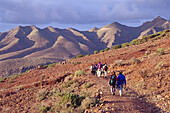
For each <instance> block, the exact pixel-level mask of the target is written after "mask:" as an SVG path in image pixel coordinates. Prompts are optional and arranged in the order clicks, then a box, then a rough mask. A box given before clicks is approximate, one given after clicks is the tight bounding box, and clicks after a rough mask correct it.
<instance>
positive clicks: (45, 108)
mask: <svg viewBox="0 0 170 113" xmlns="http://www.w3.org/2000/svg"><path fill="white" fill-rule="evenodd" d="M50 109H51V107H48V106H45V105H41V107H40V108H39V112H40V113H47V112H48V111H49V110H50Z"/></svg>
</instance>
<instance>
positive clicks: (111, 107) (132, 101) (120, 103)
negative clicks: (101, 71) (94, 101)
mask: <svg viewBox="0 0 170 113" xmlns="http://www.w3.org/2000/svg"><path fill="white" fill-rule="evenodd" d="M88 76H90V77H91V79H92V80H93V81H94V82H95V83H96V84H101V89H103V96H102V101H103V106H98V107H96V108H92V109H91V112H96V113H97V112H100V113H115V112H116V113H141V112H144V113H155V112H157V113H159V108H157V107H155V106H154V105H152V104H151V103H147V102H146V101H145V100H143V99H142V97H141V98H139V97H138V95H137V93H136V92H134V91H133V90H131V89H130V88H129V87H128V84H127V88H126V89H124V92H123V96H122V97H120V96H119V93H118V91H117V90H116V95H114V96H113V95H112V94H111V92H110V86H109V85H108V80H109V78H104V77H97V76H93V75H90V74H89V75H88ZM137 97H138V98H137Z"/></svg>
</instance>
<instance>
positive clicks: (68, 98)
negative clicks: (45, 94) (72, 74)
mask: <svg viewBox="0 0 170 113" xmlns="http://www.w3.org/2000/svg"><path fill="white" fill-rule="evenodd" d="M82 99H84V97H80V96H79V95H76V94H70V93H67V94H65V95H63V97H62V101H63V102H64V103H68V102H71V105H70V107H73V108H76V107H78V106H80V105H81V101H82Z"/></svg>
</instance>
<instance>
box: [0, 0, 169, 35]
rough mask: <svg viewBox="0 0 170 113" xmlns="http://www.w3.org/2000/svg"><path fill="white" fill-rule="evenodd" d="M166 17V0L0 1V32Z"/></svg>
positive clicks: (82, 27) (131, 23)
mask: <svg viewBox="0 0 170 113" xmlns="http://www.w3.org/2000/svg"><path fill="white" fill-rule="evenodd" d="M157 16H161V17H163V18H165V19H167V20H170V0H0V32H5V31H8V30H10V29H13V28H15V27H17V26H19V25H20V26H28V25H35V26H37V27H39V28H45V27H48V26H52V27H54V28H61V29H63V28H68V27H71V28H75V29H78V30H82V31H83V30H89V29H91V28H93V27H98V28H100V27H102V26H104V25H107V24H110V23H112V22H119V23H121V24H124V25H128V26H133V27H137V26H139V25H141V24H142V23H143V22H146V21H151V20H153V19H154V18H156V17H157Z"/></svg>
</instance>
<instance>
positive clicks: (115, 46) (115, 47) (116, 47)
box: [112, 45, 121, 49]
mask: <svg viewBox="0 0 170 113" xmlns="http://www.w3.org/2000/svg"><path fill="white" fill-rule="evenodd" d="M118 48H121V46H120V45H114V46H112V49H118Z"/></svg>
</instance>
